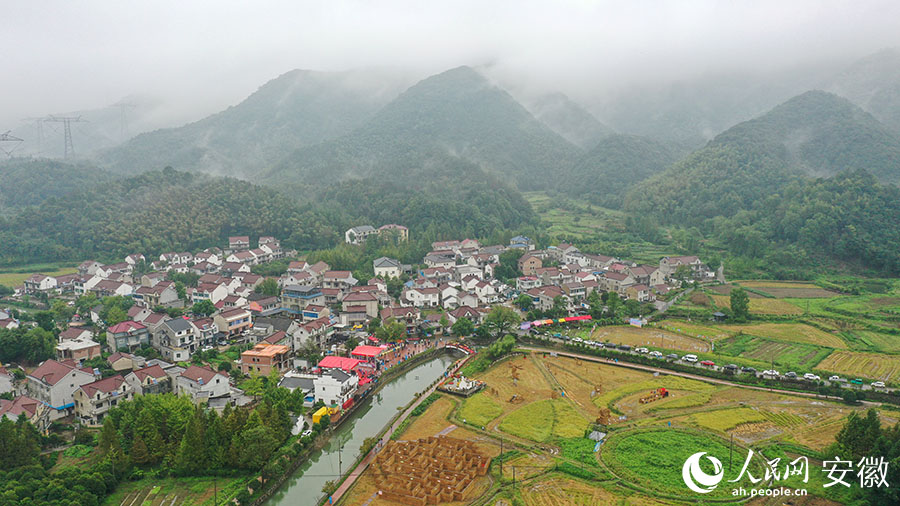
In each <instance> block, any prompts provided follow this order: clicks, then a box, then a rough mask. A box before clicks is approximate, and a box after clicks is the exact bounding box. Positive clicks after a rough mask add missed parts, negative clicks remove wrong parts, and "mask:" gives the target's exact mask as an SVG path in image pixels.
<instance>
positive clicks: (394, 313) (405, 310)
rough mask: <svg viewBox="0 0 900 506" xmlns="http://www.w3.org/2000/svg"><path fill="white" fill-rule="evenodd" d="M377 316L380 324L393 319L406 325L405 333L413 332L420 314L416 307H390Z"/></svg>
mask: <svg viewBox="0 0 900 506" xmlns="http://www.w3.org/2000/svg"><path fill="white" fill-rule="evenodd" d="M379 316H380V317H381V321H382V322H384V321H387V320H388V318H393V319H394V320H396V321H399V322H401V323H403V324H404V325H406V331H407V332H415V330H416V327H417V326H418V325H419V319H420V312H419V309H418V308H416V307H410V306H392V307H386V308H384V309H382V310H381V312H380V313H379Z"/></svg>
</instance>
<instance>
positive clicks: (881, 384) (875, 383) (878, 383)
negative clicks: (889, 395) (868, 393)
mask: <svg viewBox="0 0 900 506" xmlns="http://www.w3.org/2000/svg"><path fill="white" fill-rule="evenodd" d="M872 386H873V387H875V388H884V386H885V385H884V382H883V381H873V382H872Z"/></svg>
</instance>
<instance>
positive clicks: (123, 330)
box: [106, 320, 150, 352]
mask: <svg viewBox="0 0 900 506" xmlns="http://www.w3.org/2000/svg"><path fill="white" fill-rule="evenodd" d="M106 344H107V346H109V349H110V350H112V351H113V352H116V351H120V350H125V351H129V352H133V351H134V350H136V349H138V348H140V347H142V346H147V345H148V344H150V331H149V330H148V329H147V326H146V325H144V324H142V323H138V322H135V321H130V320H129V321H124V322H122V323H117V324H116V325H113V326H112V327H109V328H108V329H106Z"/></svg>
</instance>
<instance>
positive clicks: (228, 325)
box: [213, 309, 253, 337]
mask: <svg viewBox="0 0 900 506" xmlns="http://www.w3.org/2000/svg"><path fill="white" fill-rule="evenodd" d="M213 321H214V322H215V324H216V327H218V329H219V332H221V333H223V334H225V335H226V336H228V337H234V336H238V335H240V334H242V333H243V332H249V331H250V329H251V328H252V327H253V315H251V314H250V311H247V310H246V309H229V310H227V311H222V312H219V313H216V314H215V315H213Z"/></svg>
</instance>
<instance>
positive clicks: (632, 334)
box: [585, 326, 710, 352]
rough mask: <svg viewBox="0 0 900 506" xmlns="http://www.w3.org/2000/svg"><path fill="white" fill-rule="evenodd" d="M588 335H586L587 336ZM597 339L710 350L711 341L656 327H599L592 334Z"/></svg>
mask: <svg viewBox="0 0 900 506" xmlns="http://www.w3.org/2000/svg"><path fill="white" fill-rule="evenodd" d="M585 337H586V336H585ZM590 338H591V339H593V340H595V341H604V342H610V343H613V344H627V345H629V346H633V347H634V346H653V347H656V348H666V349H672V350H680V351H693V352H698V351H699V352H702V351H709V348H710V346H709V343H707V342H706V341H703V340H702V339H698V338H693V337H688V336H685V335H682V334H676V333H673V332H669V331H667V330H664V329H660V328H655V327H643V328H638V327H631V326H622V327H598V328H597V329H595V330H594V332H593V334H591V337H590Z"/></svg>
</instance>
